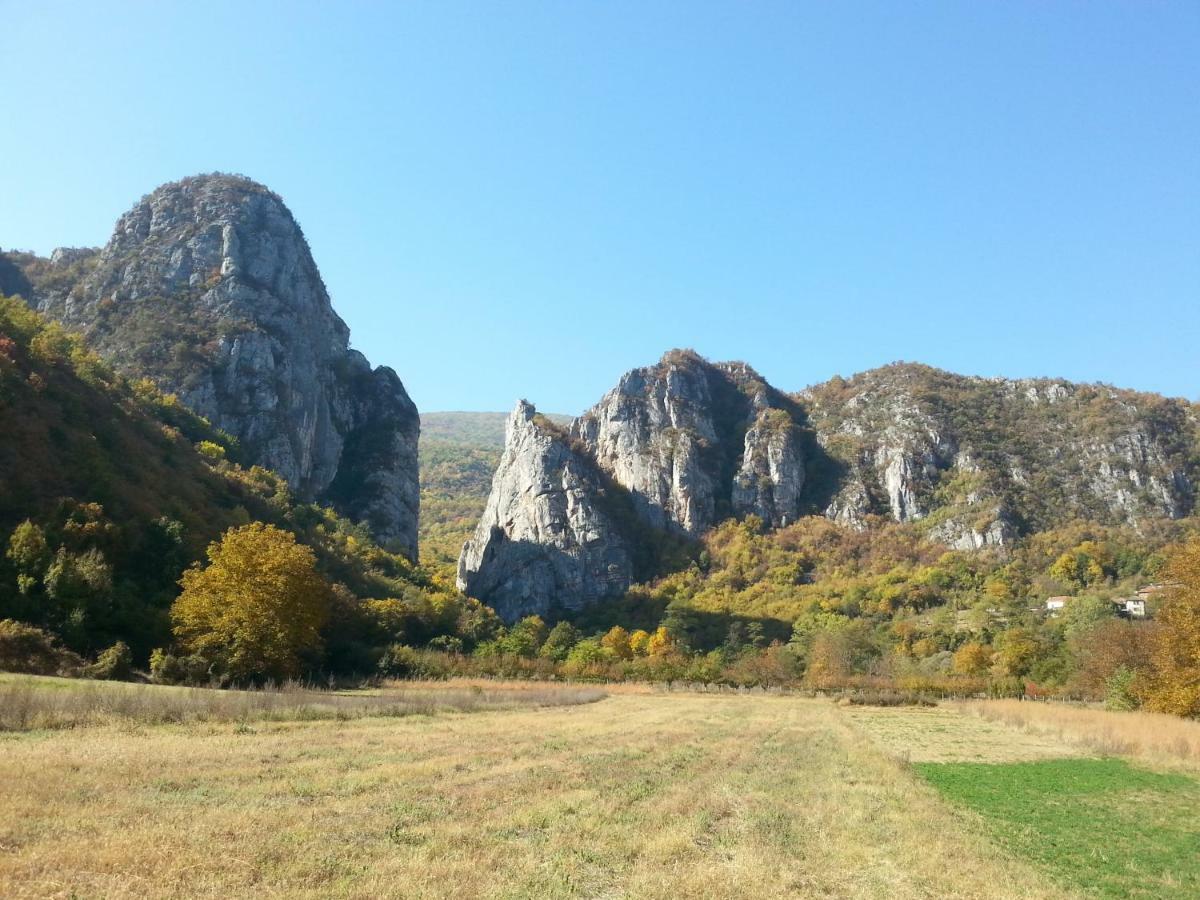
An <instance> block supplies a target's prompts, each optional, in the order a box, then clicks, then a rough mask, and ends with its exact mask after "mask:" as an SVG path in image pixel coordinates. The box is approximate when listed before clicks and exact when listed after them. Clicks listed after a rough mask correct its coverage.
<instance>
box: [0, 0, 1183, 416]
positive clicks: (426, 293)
mask: <svg viewBox="0 0 1200 900" xmlns="http://www.w3.org/2000/svg"><path fill="white" fill-rule="evenodd" d="M0 30H2V31H3V33H4V38H3V41H2V45H3V66H2V71H3V73H4V74H3V77H2V79H0V87H2V90H3V111H2V113H0V123H3V129H2V140H0V247H6V248H11V247H16V248H22V249H32V250H36V251H38V252H40V253H48V252H49V251H50V250H51V249H52V248H54V247H55V246H60V245H66V246H71V245H98V244H102V243H103V242H105V241H106V240H107V239H108V237H109V234H110V233H111V230H112V226H113V223H114V222H115V220H116V218H117V216H118V215H120V214H121V213H122V212H124V211H125V210H126V209H127V208H129V207H130V206H131V205H132V204H133V203H134V202H135V201H136V200H137V199H138V198H139V197H140V196H141V195H142V194H145V193H147V192H149V191H150V190H151V189H153V188H154V187H155V186H156V185H158V184H159V183H161V182H164V181H170V180H174V179H176V178H179V177H182V176H184V175H189V174H195V173H198V172H207V171H213V170H220V171H227V172H239V173H243V174H246V175H249V176H250V177H252V178H255V179H257V180H259V181H261V182H263V183H265V184H267V185H268V186H269V187H271V188H272V189H274V190H276V191H277V192H279V193H280V194H281V195H282V196H283V197H284V199H285V200H286V201H287V203H288V205H289V206H290V207H291V209H292V211H293V212H294V213H295V215H296V217H297V218H298V219H299V221H300V222H301V223H302V224H303V227H304V230H305V233H306V234H307V236H308V239H309V241H310V243H311V245H312V250H313V253H314V255H315V257H316V260H317V263H318V265H319V266H320V268H321V271H322V274H323V275H324V277H325V281H326V283H327V284H328V286H329V289H330V293H331V294H332V296H333V301H334V305H335V307H336V308H337V310H338V311H339V312H340V313H341V315H342V317H343V318H345V319H346V321H347V322H348V323H349V325H350V327H351V331H352V341H353V343H354V345H355V346H356V347H358V348H359V349H361V350H363V351H364V352H365V353H366V354H367V356H368V357H369V358H370V359H371V361H372V362H374V363H377V364H378V363H385V364H388V365H391V366H392V367H394V368H395V369H396V370H397V372H399V374H400V376H401V377H402V378H403V380H404V382H405V384H406V385H407V386H408V388H409V392H410V393H411V394H412V396H413V398H414V399H415V400H416V402H417V404H418V406H420V408H421V409H423V410H437V409H507V408H509V407H510V406H511V405H512V403H513V402H514V400H515V399H516V398H518V397H522V396H523V397H527V398H529V399H530V400H532V401H533V402H535V403H536V404H537V405H538V406H539V407H540V408H542V409H544V410H546V411H560V412H567V413H574V412H578V411H580V410H581V409H582V408H584V407H585V406H587V405H589V404H591V403H592V402H594V401H595V400H596V399H598V398H599V396H600V395H601V394H602V393H603V392H604V391H605V390H607V389H608V388H609V387H610V386H611V385H612V384H613V383H615V381H616V379H617V377H618V376H619V375H620V373H621V372H623V371H624V370H625V369H627V368H630V367H632V366H635V365H641V364H646V363H650V362H653V361H654V360H656V359H657V358H658V357H659V356H660V355H661V354H662V352H663V351H664V350H666V349H668V348H670V347H676V346H690V347H694V348H695V349H697V350H698V351H700V352H701V353H703V354H705V355H706V356H709V357H710V358H714V359H744V360H746V361H748V362H750V363H751V364H752V365H754V366H755V367H756V368H757V369H758V370H759V371H760V372H761V373H762V374H763V375H765V376H766V377H767V378H769V379H770V380H771V381H772V382H773V383H775V384H776V385H777V386H779V387H781V388H784V389H788V390H794V389H798V388H800V387H803V386H804V385H806V384H810V383H813V382H816V381H820V380H823V379H825V378H828V377H829V376H831V375H834V374H844V375H849V374H851V373H853V372H855V371H860V370H862V369H865V368H869V367H872V366H876V365H879V364H882V363H886V362H889V361H893V360H897V359H906V360H917V361H921V362H926V363H930V364H932V365H937V366H942V367H944V368H948V369H952V370H955V371H960V372H966V373H973V374H983V375H1009V376H1032V375H1055V376H1065V377H1068V378H1072V379H1077V380H1088V381H1092V380H1100V381H1107V382H1111V383H1115V384H1119V385H1123V386H1129V387H1136V388H1142V389H1148V390H1157V391H1163V392H1166V393H1169V394H1173V395H1182V396H1187V397H1190V398H1192V399H1197V398H1198V397H1200V365H1198V362H1197V359H1198V355H1200V354H1198V349H1200V3H1197V2H1196V0H1188V2H1180V3H1169V2H1158V0H1154V2H1140V0H1139V2H1134V0H1130V2H1125V3H1107V2H1044V0H1037V2H1028V3H1023V2H985V0H962V2H954V3H922V2H904V3H897V2H890V0H889V2H885V3H878V4H872V3H850V2H837V3H825V2H822V3H815V2H813V3H805V2H786V3H771V2H755V3H741V2H732V0H731V2H727V3H700V2H692V0H688V2H679V3H665V2H652V0H651V2H647V0H637V2H627V3H625V2H603V3H601V2H567V0H562V2H545V3H519V2H512V3H494V2H485V0H478V2H474V3H456V2H448V0H437V2H429V3H368V2H347V3H332V2H321V3H299V2H279V3H266V2H247V0H241V2H217V0H205V2H203V3H159V2H150V0H145V2H135V0H124V2H118V3H107V4H102V3H86V4H85V3H78V4H68V3H56V2H49V0H38V2H35V3H31V2H25V0H0Z"/></svg>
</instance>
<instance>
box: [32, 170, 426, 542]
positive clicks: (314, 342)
mask: <svg viewBox="0 0 1200 900" xmlns="http://www.w3.org/2000/svg"><path fill="white" fill-rule="evenodd" d="M25 271H26V272H27V273H28V274H29V275H30V279H31V280H32V281H33V283H34V284H33V288H34V290H33V293H34V298H35V302H36V305H37V306H38V308H39V309H40V310H41V311H42V312H44V313H46V314H48V315H50V316H53V317H55V318H57V319H59V320H60V321H61V322H63V323H64V324H65V325H68V326H69V327H72V328H74V329H77V330H79V331H81V332H82V333H83V334H84V335H85V336H86V337H87V339H88V340H89V342H90V343H91V344H92V346H94V347H95V348H96V349H98V350H99V351H100V352H101V353H103V354H104V355H106V356H107V357H108V358H109V359H111V360H112V361H113V362H114V363H115V364H116V365H118V366H119V367H120V368H122V369H124V370H125V371H127V372H129V373H131V374H138V375H146V376H149V377H151V378H152V379H154V381H156V382H157V383H158V384H159V385H160V386H161V387H162V388H164V389H166V390H168V391H171V392H173V393H176V394H177V395H178V396H179V398H180V399H181V400H182V401H183V402H184V403H185V404H187V405H188V406H189V407H191V408H192V409H193V410H195V411H196V412H198V413H200V414H201V415H204V416H206V417H207V418H209V419H210V420H211V421H212V422H213V423H214V424H216V425H218V426H219V427H221V428H223V429H224V430H225V431H227V432H229V433H230V434H232V435H233V436H235V437H236V438H237V439H238V440H239V442H240V444H241V446H242V448H243V451H244V455H245V457H246V460H247V461H248V462H253V463H258V464H261V465H264V466H267V467H269V468H271V469H274V470H275V471H276V472H278V473H279V474H281V475H282V476H284V477H285V478H286V479H287V481H288V483H289V485H291V487H292V489H293V490H294V491H295V492H296V493H297V494H298V495H299V496H301V497H302V498H305V499H319V500H328V501H330V502H332V503H333V504H334V505H335V506H336V507H337V508H338V509H339V510H340V511H341V512H343V513H345V514H347V515H349V516H351V517H352V518H355V519H359V520H363V521H366V522H367V523H368V524H369V525H370V527H371V528H372V530H373V532H374V533H375V534H376V536H378V537H379V538H381V539H383V540H385V541H388V542H389V543H390V544H392V545H393V546H394V547H396V548H397V549H400V550H402V551H403V552H405V553H407V554H408V555H409V556H411V557H414V558H415V556H416V542H417V514H418V502H419V499H418V498H419V493H418V486H417V436H418V432H419V428H420V425H419V420H418V417H417V411H416V408H415V406H414V405H413V403H412V401H411V400H410V399H409V397H408V394H407V393H406V392H405V390H404V386H403V385H402V384H401V382H400V379H399V378H398V377H397V376H396V374H395V372H393V371H392V370H391V369H389V368H386V367H379V368H374V369H373V368H372V367H371V366H370V364H369V363H368V362H367V360H366V359H365V358H364V357H363V356H362V354H360V353H358V352H357V351H354V350H351V349H350V348H349V330H348V329H347V327H346V325H345V323H344V322H343V321H342V320H341V318H339V317H338V315H337V313H335V312H334V310H333V307H332V305H331V303H330V300H329V295H328V292H327V291H326V289H325V284H324V282H323V281H322V280H321V276H320V273H319V272H318V270H317V266H316V263H315V262H314V261H313V258H312V255H311V253H310V252H309V248H308V244H307V242H306V241H305V239H304V235H303V233H302V232H301V230H300V227H299V225H298V224H297V223H296V221H295V219H294V218H293V217H292V214H291V212H290V211H289V210H288V208H287V207H286V206H285V205H284V204H283V201H282V200H281V199H280V198H279V197H278V196H277V195H275V194H273V193H272V192H270V191H268V190H267V189H266V188H264V187H263V186H262V185H259V184H256V183H254V182H252V181H249V180H248V179H245V178H240V177H235V176H227V175H211V176H201V177H196V178H187V179H184V180H183V181H179V182H176V183H173V184H167V185H164V186H162V187H160V188H158V189H157V190H155V191H154V192H153V193H151V194H150V195H148V196H147V197H144V198H143V199H142V200H141V201H140V202H139V203H138V204H137V205H135V206H134V207H133V209H131V210H130V211H129V212H128V213H126V214H125V215H124V216H122V217H121V219H120V220H119V221H118V222H117V225H116V228H115V230H114V232H113V236H112V239H111V240H110V241H109V243H108V244H107V245H106V246H105V247H104V248H103V249H102V250H100V251H99V252H98V253H97V252H95V251H88V250H62V251H55V254H54V255H53V256H52V257H51V259H50V260H49V261H46V260H35V261H33V262H32V264H27V265H26V266H25Z"/></svg>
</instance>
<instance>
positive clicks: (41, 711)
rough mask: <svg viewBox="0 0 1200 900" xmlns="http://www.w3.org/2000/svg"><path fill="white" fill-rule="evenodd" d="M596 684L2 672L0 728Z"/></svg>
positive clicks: (409, 704)
mask: <svg viewBox="0 0 1200 900" xmlns="http://www.w3.org/2000/svg"><path fill="white" fill-rule="evenodd" d="M603 697H605V692H604V691H603V690H600V689H598V688H595V687H578V686H576V687H559V686H553V685H545V684H542V685H523V684H516V685H511V684H496V683H492V684H489V685H486V686H483V685H479V684H454V683H452V682H444V683H438V682H393V683H389V684H388V685H387V686H386V687H385V688H383V689H381V690H376V691H354V692H344V693H338V692H333V691H321V690H314V689H312V688H309V687H304V686H302V685H296V684H285V685H282V686H279V687H267V688H259V689H256V690H244V691H221V690H212V689H209V688H180V687H164V686H161V685H147V684H122V683H119V682H96V681H79V680H72V679H65V678H49V677H41V676H34V675H0V731H30V730H36V729H55V728H73V727H77V726H84V725H103V724H114V723H124V724H138V725H162V724H179V723H191V722H249V721H262V720H273V721H284V720H293V719H355V718H360V717H363V716H411V715H429V714H433V713H438V712H479V711H481V710H493V709H512V708H516V707H522V706H562V705H570V704H576V703H590V702H593V701H596V700H600V699H602V698H603Z"/></svg>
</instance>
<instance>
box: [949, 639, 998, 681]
mask: <svg viewBox="0 0 1200 900" xmlns="http://www.w3.org/2000/svg"><path fill="white" fill-rule="evenodd" d="M991 664H992V651H991V650H989V649H988V648H987V647H985V646H983V644H980V643H979V642H978V641H968V642H967V643H965V644H963V645H962V646H961V647H959V648H958V649H957V650H955V651H954V662H953V665H954V671H955V672H956V673H957V674H959V675H983V674H984V673H985V672H987V670H988V666H990V665H991Z"/></svg>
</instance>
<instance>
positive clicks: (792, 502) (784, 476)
mask: <svg viewBox="0 0 1200 900" xmlns="http://www.w3.org/2000/svg"><path fill="white" fill-rule="evenodd" d="M802 425H803V413H802V411H801V410H800V409H799V408H798V407H797V406H796V404H795V403H793V402H792V401H791V400H790V399H789V398H787V397H785V396H784V395H783V394H781V393H780V392H778V391H776V390H775V389H774V388H772V387H771V386H770V385H769V384H767V383H766V382H765V381H763V379H762V378H760V377H759V376H758V374H757V373H756V372H754V370H753V369H751V368H750V367H749V366H746V365H745V364H743V363H718V364H711V363H709V362H707V361H705V360H704V359H702V358H701V357H699V356H697V355H696V354H694V353H691V352H688V351H678V350H677V351H672V352H670V353H668V354H667V355H666V356H664V357H663V359H662V361H661V362H660V363H659V364H658V365H656V366H652V367H648V368H643V369H634V370H633V371H632V372H629V373H627V374H626V375H625V376H623V377H622V378H621V380H620V382H619V383H618V384H617V386H616V387H615V388H614V389H613V390H611V391H609V392H608V393H607V394H606V395H605V396H604V398H603V399H602V400H601V401H600V402H599V403H598V404H596V405H595V406H594V407H592V408H591V409H590V410H588V411H587V412H585V413H584V414H583V415H582V416H580V417H579V418H578V419H577V420H576V421H575V422H574V423H572V425H571V434H572V435H573V436H574V437H575V438H577V439H578V440H579V441H580V443H581V444H582V445H583V446H584V447H586V448H587V450H588V452H589V453H590V454H591V456H592V457H593V458H594V459H595V460H596V462H597V463H598V464H599V465H600V467H601V468H603V469H604V470H605V471H606V472H608V473H610V474H611V475H612V477H613V478H614V479H616V481H617V483H619V484H620V485H622V486H623V487H625V488H626V489H628V490H629V491H630V492H631V494H632V495H633V497H634V500H635V502H636V504H637V508H638V511H639V513H640V514H641V515H642V517H643V518H644V519H645V520H646V521H647V522H649V523H650V524H651V525H653V526H655V527H657V528H668V529H675V530H679V531H682V532H684V533H686V534H689V535H693V536H694V535H698V534H701V533H702V532H704V531H705V530H707V529H708V528H710V527H711V526H712V525H714V524H715V523H716V522H717V521H719V520H721V519H724V518H727V517H728V516H730V515H746V514H749V513H755V514H758V515H760V516H762V518H763V519H764V521H766V522H767V523H768V524H771V525H780V524H786V522H787V521H789V520H794V519H795V518H796V517H797V516H798V515H800V514H801V509H802V507H801V494H802V491H803V488H804V482H805V465H806V461H807V454H806V451H805V446H804V444H805V441H804V436H803V433H802Z"/></svg>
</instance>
